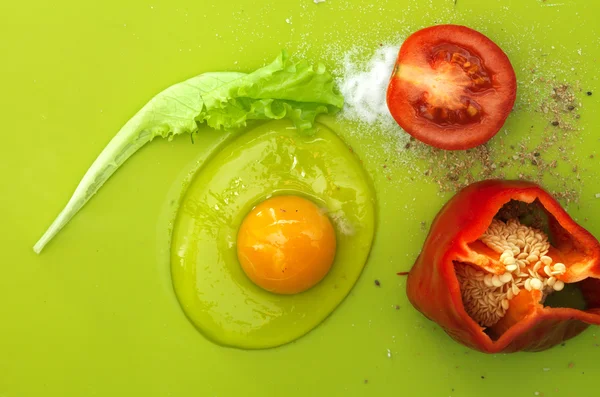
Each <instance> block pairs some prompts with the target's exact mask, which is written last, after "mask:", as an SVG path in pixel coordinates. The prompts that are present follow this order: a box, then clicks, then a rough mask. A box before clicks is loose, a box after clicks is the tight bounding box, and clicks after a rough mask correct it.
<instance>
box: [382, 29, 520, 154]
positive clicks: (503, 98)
mask: <svg viewBox="0 0 600 397" xmlns="http://www.w3.org/2000/svg"><path fill="white" fill-rule="evenodd" d="M440 44H455V45H458V46H460V47H463V48H465V49H468V50H469V51H470V52H471V54H473V55H475V56H477V57H478V58H479V59H481V60H482V61H483V62H484V65H485V68H486V70H487V71H488V72H489V73H490V75H491V76H492V84H493V89H492V90H491V91H490V92H488V93H487V94H486V95H474V97H475V99H476V100H479V101H481V102H480V103H481V105H482V108H483V111H484V115H483V117H482V119H481V120H480V121H479V122H474V123H471V124H460V125H444V126H440V125H438V124H436V123H435V122H432V121H430V120H427V119H425V118H424V117H422V116H421V115H419V114H418V113H417V111H416V109H415V107H413V105H412V104H411V103H410V101H409V99H410V97H411V95H414V94H415V87H414V85H413V84H411V83H410V82H407V81H403V80H402V79H401V78H400V77H399V73H400V70H401V68H402V66H403V65H406V64H410V63H417V65H418V66H421V67H426V66H427V65H426V64H425V61H427V59H428V55H430V54H429V51H428V50H427V51H423V48H427V49H429V48H434V47H436V46H438V45H440ZM516 95H517V79H516V75H515V72H514V69H513V67H512V64H511V63H510V60H509V59H508V56H507V55H506V54H505V53H504V51H502V49H501V48H500V47H499V46H498V45H496V44H495V43H494V42H493V41H491V40H490V39H489V38H487V37H486V36H484V35H483V34H481V33H479V32H477V31H475V30H473V29H471V28H468V27H466V26H460V25H436V26H432V27H428V28H425V29H421V30H419V31H417V32H415V33H413V34H412V35H411V36H409V37H408V38H407V39H406V40H405V42H404V43H403V44H402V46H401V48H400V51H399V53H398V58H397V61H396V66H395V68H394V71H393V74H392V76H391V78H390V83H389V85H388V89H387V94H386V97H387V105H388V108H389V110H390V113H391V114H392V116H393V117H394V119H395V120H396V122H397V123H398V124H399V125H400V127H402V129H404V130H405V131H406V132H407V133H409V134H410V135H411V136H413V137H415V138H416V139H418V140H420V141H422V142H424V143H426V144H428V145H431V146H434V147H436V148H439V149H445V150H465V149H470V148H473V147H476V146H479V145H481V144H484V143H486V142H487V141H489V140H490V139H491V138H492V137H493V136H494V135H496V134H497V133H498V131H500V129H501V128H502V126H503V125H504V123H505V121H506V119H507V117H508V115H509V114H510V112H511V110H512V108H513V106H514V103H515V99H516ZM412 99H414V97H413V98H412Z"/></svg>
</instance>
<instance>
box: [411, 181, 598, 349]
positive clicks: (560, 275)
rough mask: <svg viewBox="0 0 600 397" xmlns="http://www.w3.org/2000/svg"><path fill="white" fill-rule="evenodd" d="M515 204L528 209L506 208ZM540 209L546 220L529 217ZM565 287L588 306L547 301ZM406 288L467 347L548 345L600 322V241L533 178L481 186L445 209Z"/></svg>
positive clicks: (465, 191) (413, 299) (424, 310)
mask: <svg viewBox="0 0 600 397" xmlns="http://www.w3.org/2000/svg"><path fill="white" fill-rule="evenodd" d="M514 203H516V204H517V207H518V206H520V207H521V208H525V211H521V213H519V212H515V211H508V210H507V208H510V207H511V205H512V204H514ZM534 210H535V211H537V212H539V213H540V214H542V217H543V218H544V222H542V223H543V225H542V226H543V227H541V226H540V227H538V226H537V225H535V224H534V225H531V226H530V225H529V224H527V222H526V219H525V218H526V215H528V214H527V212H529V211H534ZM529 215H530V214H529ZM521 218H523V221H522V219H521ZM534 223H535V222H534ZM542 223H541V224H542ZM542 229H543V230H542ZM566 285H569V291H570V290H571V289H576V290H577V292H578V293H579V294H580V295H581V296H582V300H583V301H584V306H585V307H584V308H583V309H581V308H575V307H571V306H568V305H562V304H560V305H558V306H559V307H550V306H548V305H546V304H545V302H546V298H548V300H550V298H549V297H550V296H552V298H553V299H554V297H555V296H556V297H557V299H558V298H560V297H561V296H563V295H565V294H566V293H567V292H568V291H567V288H565V286H566ZM563 289H565V290H564V291H563ZM561 291H562V292H561ZM569 293H570V292H569ZM407 294H408V297H409V299H410V301H411V303H412V304H413V306H415V307H416V308H417V309H418V310H419V311H421V312H422V313H423V314H425V315H426V316H427V317H428V318H430V319H431V320H433V321H435V322H437V323H438V324H440V325H441V326H442V327H443V328H444V330H445V331H446V332H447V333H448V334H449V335H450V336H452V337H453V338H454V339H456V340H457V341H459V342H461V343H463V344H465V345H467V346H470V347H473V348H475V349H477V350H481V351H484V352H490V353H491V352H501V351H503V352H511V351H517V350H543V349H546V348H549V347H551V346H553V345H555V344H557V343H560V342H562V341H563V340H565V339H568V338H570V337H573V336H575V335H577V334H578V333H580V332H581V331H583V330H584V329H585V328H586V327H587V326H588V325H589V324H600V243H598V241H597V240H596V239H595V238H594V237H593V236H592V235H591V234H590V233H589V232H587V231H586V230H585V229H583V228H582V227H581V226H579V225H577V224H576V223H575V222H574V221H573V219H571V218H570V216H569V215H568V214H567V213H566V212H565V211H564V210H563V209H562V208H561V207H560V205H559V204H558V203H557V202H556V201H555V200H554V199H553V198H552V197H551V196H550V195H549V194H548V193H547V192H545V191H544V190H543V189H542V188H540V187H539V186H537V185H535V184H532V183H528V182H522V181H484V182H479V183H475V184H473V185H471V186H468V187H467V188H465V189H463V190H462V191H461V192H459V193H458V194H457V195H456V196H455V197H454V198H452V199H451V200H450V201H449V202H448V203H447V204H446V206H445V207H444V208H443V209H442V210H441V211H440V213H439V214H438V215H437V217H436V219H435V221H434V223H433V224H432V226H431V230H430V233H429V235H428V237H427V240H426V242H425V245H424V247H423V250H422V252H421V254H420V255H419V258H418V259H417V261H416V263H415V265H414V266H413V268H412V270H411V271H410V272H409V277H408V283H407Z"/></svg>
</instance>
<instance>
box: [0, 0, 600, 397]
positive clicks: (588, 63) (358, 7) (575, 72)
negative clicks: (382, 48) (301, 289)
mask: <svg viewBox="0 0 600 397" xmlns="http://www.w3.org/2000/svg"><path fill="white" fill-rule="evenodd" d="M454 3H455V2H454V0H431V1H427V0H425V1H423V0H378V1H371V0H346V1H341V0H327V1H326V2H325V3H321V4H314V2H313V1H312V0H298V1H294V2H292V1H277V2H266V1H265V2H258V1H255V0H252V1H250V0H236V1H233V0H231V1H222V2H209V1H204V0H200V1H187V0H185V1H180V2H173V1H166V0H150V1H141V0H133V1H127V2H123V1H112V0H108V1H105V2H76V1H72V0H57V1H55V2H42V1H37V2H26V1H25V2H13V1H3V2H0V22H1V23H0V34H1V37H2V40H0V54H1V56H2V62H0V75H1V76H2V77H3V83H2V96H0V114H1V115H2V121H3V123H2V126H3V136H2V137H3V141H2V146H1V147H0V151H1V154H2V155H1V156H0V170H1V171H2V185H1V186H2V194H0V204H1V205H0V211H1V218H0V219H1V220H2V226H3V227H2V232H1V233H2V234H1V236H2V239H0V248H1V250H2V253H3V260H2V263H1V264H0V302H1V303H0V319H1V322H0V352H1V354H0V396H2V397H21V396H36V397H37V396H66V397H74V396H94V395H97V396H107V395H108V396H131V395H144V396H169V395H171V396H187V395H203V396H239V395H247V396H267V395H273V396H278V395H286V396H292V397H295V396H338V395H343V396H379V395H382V396H388V395H407V396H412V395H417V394H418V395H424V396H453V397H457V396H486V397H489V396H491V397H494V396H506V395H507V394H510V395H511V396H535V395H536V394H535V393H538V395H542V394H543V395H544V396H546V397H549V396H578V397H579V396H582V397H587V396H596V395H597V390H598V387H597V383H598V381H597V374H598V372H599V371H600V367H599V364H598V356H599V354H600V347H598V345H599V344H600V341H599V340H598V339H597V335H598V332H600V331H599V330H598V329H597V328H595V329H589V330H588V331H587V332H585V333H584V334H582V335H581V336H579V337H577V338H576V339H574V340H572V341H569V342H567V343H566V345H565V346H558V347H556V348H554V349H552V350H549V351H545V352H542V353H535V354H527V353H519V354H512V355H483V354H480V353H476V352H473V351H470V350H468V349H466V348H464V347H462V346H460V345H458V344H456V343H454V342H453V341H452V340H450V338H449V337H448V336H446V335H445V334H444V333H443V332H442V331H441V330H440V329H439V328H438V327H437V326H435V325H434V324H432V323H431V322H429V321H427V320H426V319H424V318H423V317H422V316H421V315H420V314H419V313H417V312H416V311H415V310H413V309H412V307H411V306H410V305H409V304H408V302H407V300H406V297H405V293H404V286H405V280H404V279H403V278H399V277H398V276H397V275H396V274H395V273H396V272H397V271H402V270H408V269H409V268H410V266H411V265H412V263H413V262H414V260H415V258H416V255H417V254H418V252H419V249H420V246H421V244H422V242H423V240H424V238H425V233H426V231H423V230H422V229H421V222H426V223H427V224H430V222H431V220H432V219H433V216H434V215H435V214H436V213H437V211H438V210H439V208H440V206H441V205H442V204H443V202H444V201H445V200H446V199H447V198H448V197H449V194H439V193H438V186H437V184H436V183H435V182H434V181H433V180H431V179H427V178H423V177H422V176H421V175H422V174H421V170H420V169H419V168H417V167H416V166H415V164H413V163H412V162H411V160H410V158H407V157H406V156H404V155H403V154H402V152H401V151H400V152H396V151H394V150H389V149H390V148H394V147H396V139H397V140H398V141H400V142H399V145H400V146H403V144H402V139H404V138H403V137H402V136H401V134H399V135H398V137H397V138H396V137H395V136H394V135H385V134H379V133H371V132H365V130H363V129H361V128H360V127H358V126H354V125H352V124H350V123H346V122H339V121H336V120H335V119H324V120H323V121H324V122H326V123H327V124H328V125H330V126H331V127H332V128H333V129H334V130H335V131H336V132H337V133H338V134H340V135H341V137H342V138H343V139H344V140H345V141H346V142H347V143H348V144H350V145H351V146H352V148H353V149H354V151H355V153H356V154H357V155H358V156H359V158H360V159H361V160H362V161H363V163H364V164H363V165H364V168H365V169H366V170H367V171H368V173H369V174H370V176H371V178H372V179H373V182H374V187H375V191H376V195H377V198H378V203H377V206H378V209H379V216H378V229H377V233H376V236H375V241H374V245H373V249H372V252H371V256H370V258H369V261H368V263H367V266H366V268H365V271H364V272H363V274H362V275H361V277H360V279H359V281H358V283H357V284H356V286H355V288H354V289H353V290H352V291H351V293H350V295H349V296H348V298H347V299H345V300H344V302H343V303H342V304H341V305H340V306H339V307H338V308H337V309H336V310H335V312H334V313H333V314H332V315H331V316H330V317H328V318H327V320H325V321H324V322H323V323H322V324H321V325H320V326H319V327H317V328H316V329H315V330H313V331H312V332H310V333H309V334H308V335H306V336H305V337H303V338H301V339H299V340H298V341H296V342H295V343H292V344H288V345H285V346H283V347H280V348H276V349H270V350H264V351H244V350H239V349H230V348H223V347H220V346H218V345H216V344H214V343H212V342H210V341H209V340H207V339H206V338H204V337H202V335H201V334H199V333H198V332H197V331H196V330H195V329H194V327H193V326H192V325H191V324H190V322H189V321H188V320H187V318H186V317H185V315H184V314H183V312H182V311H181V309H180V307H179V305H178V302H177V299H176V297H175V294H174V292H173V288H172V286H171V280H170V275H169V267H168V253H166V252H165V248H164V246H165V241H167V238H168V232H167V231H168V227H167V225H168V219H169V217H168V214H169V213H171V212H172V210H173V206H172V204H171V200H173V197H178V196H177V194H178V193H179V192H180V191H181V179H182V178H183V177H184V176H185V175H186V174H187V173H188V172H189V170H190V169H192V168H193V167H194V166H195V164H196V161H197V160H198V159H200V158H202V157H203V156H206V155H207V153H210V151H211V149H212V148H213V147H214V146H216V145H217V144H218V143H219V140H220V139H224V137H223V136H222V135H221V134H219V133H216V132H211V131H204V132H203V133H202V134H200V135H199V136H198V137H197V138H195V144H192V143H191V142H190V140H189V139H186V138H185V137H182V138H181V139H175V140H173V141H172V142H167V141H155V142H153V143H152V144H151V145H149V146H148V147H146V148H144V149H143V150H141V151H140V152H139V153H137V154H136V155H135V156H134V157H133V158H132V159H131V161H129V162H128V163H127V164H125V166H124V167H123V168H122V169H120V170H119V171H118V172H117V173H116V174H115V176H114V177H113V178H112V179H111V180H110V181H109V182H108V183H107V184H106V185H105V186H104V187H103V189H102V191H101V192H100V194H99V195H97V196H96V197H94V198H93V199H92V200H90V202H89V203H88V205H87V206H86V208H85V209H84V210H83V211H82V212H81V213H80V214H78V216H77V218H76V219H73V221H72V223H70V224H69V225H68V226H67V227H66V228H65V229H64V230H63V231H62V232H61V234H60V235H59V236H57V238H56V239H55V240H54V241H53V242H52V244H51V245H49V246H48V247H47V248H46V250H45V251H44V253H43V255H41V256H36V255H35V254H34V253H33V252H32V250H31V247H32V245H33V244H34V243H35V241H36V239H37V238H38V237H39V236H40V234H41V233H42V232H43V231H44V229H45V228H46V227H47V226H48V224H49V222H50V221H51V220H52V219H53V218H54V217H55V216H56V214H57V213H58V211H59V210H60V209H61V208H62V206H63V205H64V204H65V202H66V200H67V199H68V197H69V196H70V194H71V192H72V190H73V189H74V188H75V186H76V184H77V182H78V181H79V179H80V178H81V176H82V175H83V173H84V172H85V170H86V169H87V167H88V166H89V165H90V163H91V162H92V161H93V159H94V158H95V157H96V156H97V154H98V153H99V152H100V150H101V149H102V148H103V147H104V145H105V144H106V143H107V142H108V141H109V139H110V138H111V137H112V136H113V135H114V134H115V132H116V131H117V130H118V129H119V128H120V127H121V125H122V124H123V123H124V122H125V121H126V120H127V119H128V118H129V117H131V116H132V115H133V114H134V113H135V111H136V110H137V109H139V108H140V107H141V106H142V105H143V104H144V103H146V101H147V100H148V99H150V98H151V97H152V96H153V95H154V94H156V93H157V92H159V91H160V90H162V89H163V88H165V87H167V86H169V85H171V84H173V83H176V82H178V81H181V80H183V79H185V78H188V77H190V76H193V75H196V74H199V73H202V72H206V71H219V70H242V71H251V70H254V69H255V68H256V67H258V66H260V65H262V64H263V63H265V62H268V61H269V60H271V59H272V58H273V56H275V55H276V54H277V52H278V51H279V50H280V49H281V48H282V47H286V48H287V49H288V50H289V51H290V53H292V54H300V55H305V56H306V57H307V58H310V60H315V61H316V60H325V61H327V64H328V65H329V66H330V67H333V68H337V67H338V66H340V64H341V63H342V55H343V53H344V52H345V51H346V50H348V49H350V48H352V47H354V46H357V45H358V46H360V48H361V49H362V50H363V52H364V53H365V54H366V55H367V56H368V55H369V54H370V53H371V52H372V51H373V50H374V49H375V48H377V47H378V46H379V44H380V43H390V42H394V43H396V42H397V43H398V44H399V43H400V40H401V39H402V38H403V37H405V35H406V34H407V33H409V32H411V31H414V30H416V29H418V28H421V27H424V26H428V25H431V24H433V23H440V22H455V23H463V24H467V25H469V26H471V27H473V28H476V29H478V30H480V31H482V32H483V33H485V34H486V35H488V36H489V37H491V38H492V39H493V40H494V41H496V42H497V43H498V44H499V45H500V46H501V47H502V48H504V49H505V50H506V52H507V54H508V55H509V57H510V59H511V61H512V62H513V65H514V67H515V70H516V72H517V77H518V80H519V99H518V100H517V105H518V106H517V110H516V111H515V112H514V113H513V114H512V115H511V116H510V117H509V119H508V121H507V124H506V127H505V129H504V130H503V131H505V132H506V134H504V135H502V137H504V139H505V141H506V142H507V144H509V143H511V142H518V141H519V140H521V139H523V138H524V137H526V136H532V139H537V140H541V139H544V135H543V134H544V133H545V132H546V131H547V130H546V129H545V128H544V127H545V124H544V123H546V124H547V121H546V120H545V119H544V118H543V117H542V115H540V114H539V113H537V112H535V109H533V108H532V107H527V106H524V105H525V104H526V103H527V101H529V100H531V101H535V100H536V93H535V92H534V91H533V90H532V89H530V88H529V87H530V82H531V80H532V76H531V69H532V68H537V69H538V70H540V71H543V73H544V74H545V75H556V77H557V78H558V79H566V80H568V81H579V85H580V87H581V88H582V90H583V91H582V92H579V93H578V101H579V102H580V103H581V104H582V105H581V109H580V114H581V119H580V121H579V122H580V126H581V127H582V128H583V131H582V133H581V135H580V136H578V137H576V138H575V141H574V143H576V145H577V146H576V148H575V149H574V150H572V151H569V153H568V155H569V156H571V157H574V158H578V159H579V164H580V167H579V173H580V175H581V178H582V183H579V182H578V181H577V180H576V179H575V178H571V182H570V183H571V185H572V186H573V187H574V188H576V189H577V190H578V191H579V192H580V195H581V199H580V201H579V204H577V205H575V204H572V205H570V206H569V207H568V209H569V212H570V213H571V214H572V215H573V216H574V217H576V218H577V219H578V220H579V221H580V222H581V223H582V225H584V226H585V227H586V228H588V229H589V230H590V231H591V232H592V233H593V234H594V235H596V236H597V237H598V236H600V210H599V208H600V200H599V199H597V198H596V197H595V195H596V194H597V193H600V179H599V178H598V177H597V175H598V174H599V173H600V166H599V164H598V161H599V155H600V142H599V141H598V125H600V114H599V113H598V111H599V110H600V106H599V104H600V103H599V98H600V83H599V81H598V78H599V73H598V70H599V69H600V68H599V66H600V65H599V64H598V60H599V59H600V39H599V37H600V31H599V30H600V28H599V27H598V23H597V21H598V18H599V17H600V3H599V2H597V1H588V0H546V1H542V0H523V1H508V0H489V1H480V0H457V1H456V5H455V4H454ZM286 20H288V21H289V23H288V22H286ZM579 50H581V51H579ZM580 53H581V55H580ZM586 91H591V92H592V93H593V95H592V96H587V95H585V92H586ZM532 122H533V123H532ZM531 125H533V126H534V128H531ZM499 146H500V139H494V140H493V141H492V142H491V144H490V148H491V149H492V150H494V149H496V148H498V147H499ZM592 154H595V157H594V158H590V155H592ZM544 155H545V156H547V157H548V159H552V158H557V159H558V158H559V154H558V152H551V153H547V154H544ZM432 160H433V161H434V162H435V163H438V162H439V161H440V160H441V159H439V158H432ZM384 164H387V168H385V169H384V168H383V165H384ZM561 167H562V168H561ZM518 168H519V167H515V168H513V169H511V170H510V172H509V173H508V176H510V177H515V176H516V175H518V172H519V170H518ZM558 171H559V172H560V173H562V174H563V175H565V176H569V177H570V175H574V173H572V171H571V169H570V168H569V167H567V166H566V165H563V166H559V168H558ZM411 178H413V180H411ZM546 186H547V187H548V188H550V189H561V185H560V183H559V181H557V180H556V179H553V178H547V182H546ZM375 279H377V280H379V281H380V284H381V285H380V287H376V286H375V285H374V280H375ZM396 305H398V306H399V309H398V310H397V309H396ZM388 351H389V354H388ZM365 380H368V382H365Z"/></svg>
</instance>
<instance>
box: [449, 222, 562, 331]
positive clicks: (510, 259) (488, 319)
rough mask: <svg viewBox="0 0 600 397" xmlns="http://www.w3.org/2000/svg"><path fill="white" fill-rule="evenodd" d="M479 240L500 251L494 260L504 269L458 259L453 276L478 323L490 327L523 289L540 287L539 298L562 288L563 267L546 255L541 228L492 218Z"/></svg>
mask: <svg viewBox="0 0 600 397" xmlns="http://www.w3.org/2000/svg"><path fill="white" fill-rule="evenodd" d="M479 241H481V242H482V243H484V244H485V245H486V246H487V247H489V248H490V249H492V250H493V251H494V252H496V253H497V254H500V257H499V259H498V262H499V264H500V265H501V266H502V267H503V268H504V269H503V270H504V272H503V273H501V274H494V273H490V272H488V271H486V270H484V269H477V268H475V267H473V266H471V265H469V264H465V263H458V264H456V276H457V278H458V281H459V284H460V287H461V295H462V298H463V304H464V307H465V310H466V311H467V313H468V314H469V316H471V318H473V319H474V320H475V321H476V322H477V323H478V324H479V325H481V326H482V327H491V326H493V325H494V324H496V323H497V322H498V320H500V319H501V318H502V317H504V315H505V314H506V311H507V310H508V309H509V307H510V301H511V300H512V299H513V298H514V297H516V296H517V295H519V293H520V292H521V291H522V290H523V289H525V290H527V291H534V290H537V291H541V293H542V294H541V298H540V301H541V302H543V301H544V300H545V298H546V296H548V294H550V293H552V292H554V291H561V290H562V289H563V288H564V285H565V284H564V282H563V281H562V280H560V276H562V275H564V274H565V272H566V269H567V267H566V266H565V265H564V264H563V263H560V262H556V263H553V259H552V257H551V256H548V252H549V249H550V243H549V242H548V236H547V235H546V234H545V233H544V232H543V231H541V230H539V229H535V228H533V227H530V226H526V225H523V224H521V223H520V222H519V220H518V219H516V218H513V219H510V220H508V221H507V222H503V221H501V220H498V219H494V220H493V221H492V224H491V225H490V226H489V228H488V229H487V230H486V232H485V233H484V234H483V236H481V238H480V239H479Z"/></svg>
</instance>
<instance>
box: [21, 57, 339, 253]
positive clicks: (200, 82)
mask: <svg viewBox="0 0 600 397" xmlns="http://www.w3.org/2000/svg"><path fill="white" fill-rule="evenodd" d="M343 104H344V99H343V97H342V96H341V94H339V92H338V91H337V90H336V89H335V86H334V80H333V78H332V76H331V75H330V74H329V73H328V72H327V71H326V70H325V67H324V66H323V65H318V66H316V67H313V66H311V65H309V64H308V63H306V62H304V61H300V62H292V61H291V60H290V59H289V58H288V56H287V54H286V53H285V51H283V52H282V53H281V54H280V55H279V56H278V57H277V58H276V59H275V60H274V61H273V62H272V63H271V64H269V65H267V66H265V67H262V68H260V69H258V70H256V71H254V72H252V73H237V72H211V73H204V74H201V75H199V76H196V77H192V78H191V79H189V80H186V81H184V82H181V83H179V84H175V85H173V86H171V87H169V88H167V89H166V90H164V91H162V92H161V93H159V94H158V95H156V96H155V97H154V98H152V99H151V100H150V101H149V102H148V103H147V104H146V105H145V106H144V107H143V108H142V109H140V110H139V111H138V112H137V113H136V114H135V115H134V116H133V117H132V118H131V119H130V120H129V121H127V123H125V125H124V126H123V127H122V128H121V129H120V130H119V132H117V134H116V135H115V137H114V138H113V139H112V140H111V141H110V142H109V143H108V145H107V146H106V147H105V148H104V150H102V152H101V153H100V155H99V156H98V157H97V158H96V160H95V161H94V162H93V163H92V165H91V166H90V168H89V169H88V170H87V172H86V173H85V175H84V176H83V178H82V180H81V182H80V183H79V185H78V186H77V188H76V189H75V192H74V193H73V195H72V196H71V199H70V200H69V202H68V203H67V205H66V206H65V208H64V209H63V210H62V211H61V212H60V213H59V215H58V216H57V218H56V219H55V220H54V222H53V223H52V224H51V225H50V227H49V228H48V230H47V231H46V232H45V233H44V235H43V236H42V237H41V238H40V240H39V241H38V242H37V243H36V244H35V246H34V247H33V250H34V251H35V252H36V253H38V254H39V253H40V252H41V251H42V249H43V248H44V247H45V246H46V244H48V242H49V241H50V240H52V238H53V237H54V236H55V235H56V234H57V233H58V232H59V231H60V230H61V229H62V228H63V227H64V226H65V225H66V224H67V223H68V222H69V221H70V220H71V218H72V217H73V216H74V215H75V214H76V213H77V212H78V211H79V210H80V209H81V208H82V207H83V206H84V205H85V204H86V203H87V201H88V200H89V199H90V198H91V197H92V196H93V195H94V194H95V193H96V192H97V191H98V190H99V189H100V187H102V185H103V184H104V183H105V182H106V181H107V180H108V179H109V178H110V176H111V175H112V174H113V173H114V172H115V171H116V170H117V169H118V168H119V167H120V166H121V165H122V164H123V163H124V162H125V161H126V160H127V159H128V158H129V157H130V156H131V155H132V154H134V153H135V152H136V151H138V150H139V149H140V148H141V147H142V146H144V145H145V144H146V143H148V142H150V141H152V139H154V138H155V137H162V138H168V139H172V137H173V136H175V135H180V134H183V133H190V134H193V133H196V132H197V130H198V128H199V126H200V125H202V124H204V123H206V125H208V126H209V127H212V128H215V129H225V130H231V129H238V128H242V127H244V126H246V123H247V121H249V120H269V119H281V118H284V117H285V118H288V119H290V120H291V121H292V122H293V123H294V125H295V126H296V128H298V129H299V130H300V131H307V130H310V129H311V128H312V126H313V124H314V121H315V118H316V117H317V116H318V115H319V114H322V113H333V112H336V111H337V110H339V109H341V107H342V106H343Z"/></svg>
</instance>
